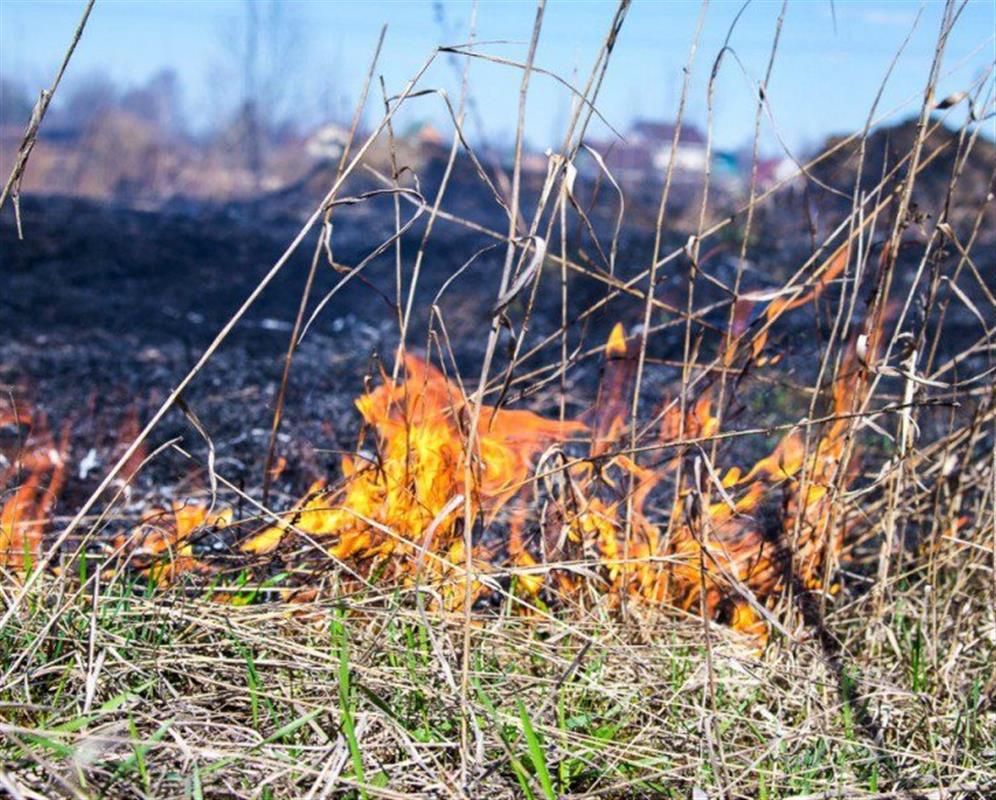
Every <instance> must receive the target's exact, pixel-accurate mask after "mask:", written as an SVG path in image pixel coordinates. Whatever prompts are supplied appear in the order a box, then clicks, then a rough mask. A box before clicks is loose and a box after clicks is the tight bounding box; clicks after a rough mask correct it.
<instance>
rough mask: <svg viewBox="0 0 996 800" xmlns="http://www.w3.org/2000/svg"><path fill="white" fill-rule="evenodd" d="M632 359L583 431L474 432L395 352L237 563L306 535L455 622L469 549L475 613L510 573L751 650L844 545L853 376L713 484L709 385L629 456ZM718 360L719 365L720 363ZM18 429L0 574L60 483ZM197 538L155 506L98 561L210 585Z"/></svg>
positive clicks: (488, 425) (46, 441)
mask: <svg viewBox="0 0 996 800" xmlns="http://www.w3.org/2000/svg"><path fill="white" fill-rule="evenodd" d="M636 355H637V354H636V348H635V345H634V344H633V343H632V342H629V341H627V339H626V336H625V334H624V331H623V329H622V328H621V326H617V327H616V328H615V329H614V330H613V332H612V334H611V336H610V337H609V340H608V343H607V345H606V348H605V361H604V364H603V369H602V377H601V381H600V386H599V390H598V395H597V400H596V403H595V406H594V407H593V409H592V410H591V411H590V412H589V413H587V414H585V415H584V421H581V420H566V421H559V420H553V419H548V418H546V417H543V416H541V415H539V414H536V413H533V412H531V411H525V410H510V409H505V408H495V407H492V406H486V405H485V406H482V408H481V413H480V415H479V422H478V424H477V428H476V430H474V431H471V430H470V424H471V420H472V418H473V406H472V404H471V401H470V400H469V399H468V398H467V397H466V395H465V394H464V393H463V391H462V389H461V388H460V386H459V385H457V384H456V383H455V382H454V381H451V380H449V379H448V378H447V377H446V376H445V375H444V374H443V373H442V372H441V371H440V370H438V369H437V368H436V367H434V366H432V365H431V364H429V363H427V362H425V361H422V360H420V359H418V358H416V357H414V356H408V357H406V359H405V362H404V367H405V371H404V377H403V379H402V380H400V381H397V382H394V381H392V380H390V379H389V378H388V377H387V376H386V375H385V376H383V378H382V382H381V385H380V386H379V387H378V388H376V389H373V390H371V391H368V392H366V393H364V394H363V395H361V396H360V397H359V398H358V399H357V401H356V407H357V409H358V411H359V413H360V415H361V416H362V418H363V422H364V430H363V435H362V437H361V447H360V448H358V450H357V452H356V453H355V454H354V455H351V456H347V457H344V458H343V461H342V476H343V479H342V481H341V482H339V483H338V484H336V485H334V486H328V485H326V484H325V483H324V482H322V483H318V484H316V485H315V486H313V487H312V490H311V491H310V492H308V494H307V495H305V497H304V498H302V500H301V501H300V502H298V503H297V504H296V505H295V506H294V507H293V508H292V509H290V510H289V511H287V512H283V513H281V514H280V515H279V518H280V521H279V522H278V523H276V524H273V525H270V526H268V527H266V528H264V529H263V530H261V531H258V532H257V533H255V534H254V535H253V536H251V537H250V538H248V539H246V540H244V541H242V542H241V545H240V546H239V550H240V551H241V554H242V556H241V558H242V563H243V564H245V562H246V561H247V560H249V558H250V556H254V555H255V556H262V555H265V554H268V553H271V552H273V551H275V550H276V549H277V548H278V547H279V546H280V545H281V543H282V542H283V541H284V540H285V539H288V538H292V537H294V536H296V535H298V534H306V535H307V536H309V537H310V538H311V539H312V540H313V541H316V542H318V543H319V544H320V545H321V546H322V547H323V548H324V549H325V550H326V552H327V553H328V555H329V556H331V557H332V558H333V559H335V560H337V561H339V562H347V563H348V565H349V570H348V572H349V573H350V574H352V575H358V576H360V577H363V578H367V579H374V578H376V579H380V580H392V581H394V582H396V583H400V584H402V585H409V586H411V585H413V584H414V583H416V582H424V584H426V585H430V584H431V585H432V587H433V589H434V591H435V596H436V597H438V598H439V599H440V600H441V602H442V604H443V605H444V606H445V607H447V608H454V609H455V608H459V607H460V606H461V605H462V604H463V603H464V601H465V594H464V591H463V587H464V585H465V583H464V581H465V578H464V573H463V571H462V570H463V568H464V566H465V564H466V562H467V560H468V553H467V552H466V550H465V547H466V542H467V541H468V540H469V541H470V542H471V544H472V552H471V553H469V559H470V561H471V562H472V564H473V565H474V570H475V572H477V573H478V578H479V579H478V580H475V582H474V584H473V589H472V594H473V598H474V599H476V598H479V597H482V596H484V595H487V594H489V593H493V592H495V591H496V589H497V588H498V587H499V586H500V585H502V582H501V580H500V579H501V577H502V576H503V575H508V574H511V575H512V576H513V580H512V581H511V583H510V584H509V583H506V584H505V585H506V586H508V587H509V588H508V590H509V591H511V592H512V593H514V594H515V595H517V596H518V597H519V598H520V599H522V600H525V601H526V605H527V606H531V605H536V604H539V603H541V602H542V603H546V604H548V605H549V604H550V603H553V604H557V603H587V602H589V600H590V599H591V598H594V597H605V598H607V599H608V601H609V602H610V604H612V605H618V604H620V603H621V602H622V601H623V600H624V599H631V600H633V601H637V602H639V603H642V604H647V605H650V606H654V605H667V606H675V607H678V608H680V609H684V610H686V611H692V612H697V611H701V612H702V613H704V614H705V615H707V616H708V617H710V618H712V619H716V620H719V621H723V622H726V623H728V624H730V625H731V626H733V627H734V628H736V629H738V630H741V631H745V632H748V633H751V634H755V635H757V636H759V637H763V636H764V635H765V632H766V630H767V625H766V620H765V618H766V617H769V616H770V614H769V611H770V610H771V609H773V608H774V606H775V605H776V604H777V602H778V601H779V599H780V598H781V596H782V595H783V593H784V592H785V590H787V589H789V588H792V589H793V591H796V592H798V591H805V590H811V589H816V588H818V587H820V586H821V585H822V584H823V582H824V579H825V575H827V574H829V572H828V570H827V565H828V564H832V559H833V558H834V557H835V555H836V553H837V552H839V550H840V547H841V537H842V535H843V530H844V526H843V525H842V524H841V523H840V522H839V521H836V520H834V519H833V518H832V515H831V509H830V500H831V499H832V496H833V491H834V487H835V486H843V485H846V479H847V477H848V465H847V464H846V463H844V462H845V458H844V454H845V440H846V435H847V432H848V428H847V425H846V424H845V421H844V419H843V418H842V417H840V416H839V415H840V414H843V412H847V411H849V410H851V408H850V407H849V406H848V405H847V401H848V400H850V401H851V402H853V398H854V396H855V389H856V386H857V385H858V377H857V375H858V369H857V366H856V362H855V360H854V359H851V360H850V361H849V362H848V363H847V364H846V365H845V367H844V369H842V375H843V377H842V378H841V379H840V380H839V381H838V383H837V384H836V386H835V409H836V411H837V412H838V416H839V418H838V419H837V421H835V422H833V423H832V424H829V425H827V426H826V429H825V430H823V431H822V432H820V431H818V430H816V429H812V430H811V431H810V434H809V441H808V442H807V438H806V436H805V435H804V431H801V430H794V431H792V432H790V433H788V434H787V435H786V436H784V437H783V438H782V439H781V440H780V441H779V442H778V443H777V444H776V445H775V446H774V447H773V448H772V450H771V452H770V453H769V454H768V455H767V456H765V457H764V458H761V459H760V460H758V461H757V462H756V463H754V464H753V465H751V466H750V467H749V468H746V469H741V468H740V467H739V466H731V467H730V468H728V469H726V470H725V472H722V471H721V470H719V469H718V468H717V467H715V466H714V465H712V464H711V463H710V462H709V461H707V460H706V459H707V456H706V454H705V450H704V449H700V448H697V447H694V448H692V449H689V448H690V445H689V442H691V443H702V442H703V441H705V440H708V439H709V437H712V436H714V435H715V434H717V433H718V432H719V427H720V420H719V418H718V417H717V416H715V414H714V412H713V397H712V393H711V389H710V388H708V387H707V388H705V389H700V390H699V392H698V395H697V396H692V397H688V398H686V399H685V402H678V401H677V400H674V399H670V398H665V401H666V402H664V403H663V405H662V411H661V414H660V415H659V416H660V425H659V427H658V429H657V431H656V433H655V434H654V433H651V434H650V435H649V437H648V435H646V434H647V430H643V431H642V432H641V434H640V437H639V441H638V445H640V446H639V447H638V448H637V450H636V451H632V450H630V449H629V445H630V443H631V442H632V441H636V440H635V439H633V437H634V436H635V435H636V434H635V432H634V431H633V429H632V428H631V426H630V424H629V422H628V420H629V419H630V416H631V414H630V412H631V403H632V399H631V398H632V392H633V388H634V383H635V376H636V368H637V357H636ZM721 361H722V363H723V365H724V367H728V366H729V364H730V363H732V359H731V358H730V357H729V356H728V354H726V353H724V355H723V356H722V357H721ZM31 431H32V432H31V435H30V436H29V437H28V440H27V442H26V446H25V447H24V448H23V449H22V451H23V452H22V455H21V457H20V461H19V466H20V469H21V471H22V473H23V474H24V475H26V476H27V477H26V479H25V480H24V481H23V482H22V483H21V485H20V487H19V488H18V489H17V490H16V491H15V492H14V493H13V495H12V496H11V497H10V499H8V500H7V501H6V503H5V504H4V506H3V515H2V517H0V545H2V547H0V556H2V564H4V565H6V566H9V567H13V569H14V570H15V571H17V570H23V569H24V568H25V567H26V566H27V565H28V561H29V560H30V558H31V557H32V556H33V555H35V554H37V552H38V550H39V547H40V544H41V538H42V533H43V532H44V529H45V526H46V524H47V522H48V519H49V517H50V515H51V507H52V503H53V501H54V498H55V496H57V495H58V493H59V490H60V489H61V487H62V484H63V482H64V471H65V453H66V441H65V435H64V436H63V438H62V440H61V441H60V443H59V444H56V442H55V440H54V438H53V437H52V436H51V434H50V433H48V431H47V429H46V427H45V426H44V424H43V423H40V424H37V425H34V426H31ZM648 438H649V439H651V440H652V442H653V444H652V446H647V440H648ZM12 469H13V468H12V467H11V468H8V470H7V471H6V472H5V473H4V475H3V478H4V480H5V481H8V480H9V479H10V478H11V476H12V474H13V473H12ZM468 521H470V524H471V531H470V533H469V535H468V534H467V532H466V530H465V529H466V525H467V522H468ZM209 529H211V530H216V531H220V530H225V529H228V531H227V532H229V533H231V532H233V531H235V530H236V529H237V526H236V524H235V522H234V521H233V513H232V511H231V510H230V509H224V508H223V509H220V510H214V509H213V508H211V509H209V508H207V507H206V506H204V505H198V504H189V503H187V504H185V503H176V504H174V505H173V506H172V507H171V508H169V509H162V508H159V509H152V510H150V511H149V512H148V513H146V514H145V515H144V517H143V519H142V521H141V523H140V524H139V526H137V528H135V529H134V530H132V531H131V532H130V533H129V534H127V535H120V536H117V537H116V538H114V539H113V540H112V541H111V543H110V547H109V548H108V549H113V551H115V552H116V553H118V554H124V556H125V557H126V560H127V563H128V564H129V565H130V566H131V567H132V568H134V569H137V570H138V571H139V572H141V574H143V575H145V576H146V577H147V578H148V579H149V580H150V581H152V582H154V583H156V584H158V585H163V584H168V583H171V582H173V581H175V580H176V579H177V578H178V577H179V576H181V575H183V574H184V573H190V572H193V573H211V572H213V571H215V567H213V566H212V565H211V563H210V562H209V561H206V560H202V559H201V558H199V557H198V556H197V554H196V553H195V546H194V545H195V541H196V539H197V538H198V537H199V536H200V535H201V534H203V533H204V532H205V531H207V530H209ZM486 576H490V579H487V578H486Z"/></svg>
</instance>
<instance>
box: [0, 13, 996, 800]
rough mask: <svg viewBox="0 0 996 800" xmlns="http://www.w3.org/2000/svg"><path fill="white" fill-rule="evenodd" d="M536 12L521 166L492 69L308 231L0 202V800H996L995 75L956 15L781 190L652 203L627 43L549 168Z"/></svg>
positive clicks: (285, 199) (248, 211) (308, 200)
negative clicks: (952, 73)
mask: <svg viewBox="0 0 996 800" xmlns="http://www.w3.org/2000/svg"><path fill="white" fill-rule="evenodd" d="M543 7H544V6H543V3H540V5H539V10H538V12H537V14H536V21H535V27H534V30H533V39H532V42H531V44H530V46H529V47H528V49H527V50H526V51H525V52H526V56H525V60H524V61H522V62H521V63H519V62H515V63H507V64H503V66H506V67H508V69H509V75H510V76H513V77H512V79H513V80H516V81H519V82H521V83H519V84H518V85H519V87H520V103H519V109H518V110H519V117H518V125H517V129H516V135H515V142H514V145H513V147H512V149H511V154H510V155H509V157H508V158H507V159H506V162H504V163H503V162H502V160H501V159H500V158H499V157H497V156H494V154H493V153H492V152H490V151H485V149H484V148H483V147H482V148H480V149H479V148H478V146H477V144H476V143H475V141H474V139H473V137H471V136H469V135H465V132H464V123H465V117H466V114H467V113H468V112H467V101H468V97H469V96H471V89H470V88H468V83H469V79H468V78H467V76H468V75H470V74H471V73H470V65H471V64H472V63H474V62H476V61H486V60H488V59H489V58H491V59H492V60H493V58H494V57H492V56H489V55H488V54H487V49H486V48H481V49H478V48H475V47H473V46H471V45H467V46H459V47H457V46H454V47H452V48H443V49H441V50H438V51H435V52H434V53H431V54H427V57H428V61H427V63H426V67H428V65H429V64H430V63H431V62H432V60H433V59H437V58H439V59H442V58H452V59H454V63H459V65H460V67H461V69H463V70H464V72H463V75H464V83H463V87H464V93H463V94H462V95H461V96H460V97H452V98H447V100H446V103H448V104H449V105H448V106H447V108H448V109H449V113H451V117H450V121H451V123H452V127H451V130H449V131H448V132H447V133H446V137H447V138H446V139H445V141H444V142H443V143H442V144H441V145H438V144H436V145H434V147H436V149H435V150H432V151H431V154H430V156H425V155H424V153H423V154H422V155H419V152H420V151H416V150H415V149H414V148H412V147H410V146H409V144H408V143H406V142H405V141H403V140H402V137H400V136H398V138H397V139H396V138H395V137H396V132H395V129H394V120H395V116H396V115H397V114H398V112H399V109H402V108H403V107H404V106H405V104H406V103H411V102H412V101H413V100H415V99H418V98H420V97H421V96H422V95H421V92H422V91H423V90H428V88H429V87H427V86H423V84H422V83H420V82H419V81H420V79H421V77H422V73H421V72H420V73H419V74H417V75H415V76H413V77H412V80H411V82H410V83H408V84H407V85H405V86H404V87H396V88H398V91H397V93H396V94H394V95H392V96H388V95H387V94H386V90H385V97H384V101H383V103H382V104H381V106H380V107H379V108H380V110H381V116H380V117H379V118H378V120H377V121H376V123H375V124H373V125H372V126H369V130H363V126H362V125H361V124H360V120H361V113H360V111H361V110H362V109H363V107H364V105H365V103H366V101H367V94H368V93H374V92H376V91H379V89H378V88H377V87H376V86H375V85H374V83H375V81H373V80H372V77H368V82H367V85H366V86H365V87H364V89H363V93H362V95H361V97H360V99H359V103H358V110H357V112H356V115H355V117H354V118H353V124H352V126H351V128H350V129H349V138H348V141H347V142H346V144H345V146H344V148H343V150H342V152H341V155H340V156H339V157H338V158H337V159H336V160H335V162H334V163H332V164H330V165H327V169H324V170H321V169H316V170H314V171H313V172H310V173H308V175H307V177H306V178H305V179H302V180H300V181H298V182H296V183H294V184H293V185H292V186H290V187H285V188H284V189H282V190H281V191H279V192H272V193H270V194H267V193H264V192H260V193H259V194H258V196H255V195H254V196H252V197H249V198H242V199H240V200H230V199H227V198H226V199H225V201H224V202H217V203H214V204H211V203H201V202H198V204H197V205H196V206H193V205H184V204H183V203H179V202H176V203H173V204H172V205H167V204H163V205H162V206H160V207H157V208H154V209H145V208H135V207H127V206H124V205H115V204H114V203H110V202H105V201H104V200H100V199H93V198H81V197H66V196H56V195H54V194H51V195H47V194H45V193H44V192H40V191H37V190H32V191H31V192H28V191H25V192H24V193H23V195H18V193H17V188H18V184H17V182H16V181H15V182H14V183H12V184H11V187H12V188H13V190H14V191H13V192H12V194H11V195H10V196H9V197H8V196H7V193H6V192H5V200H6V201H7V202H6V204H0V211H2V212H3V215H2V218H0V241H2V243H3V249H4V266H3V268H2V269H3V282H4V284H5V285H6V286H7V289H6V290H4V295H5V296H3V297H2V298H0V315H2V317H3V319H4V320H5V321H4V329H5V330H7V331H8V332H9V335H8V336H5V337H2V341H0V385H2V386H3V388H4V392H3V397H2V398H0V435H2V438H0V492H2V493H0V598H2V600H3V603H2V617H0V760H2V766H0V787H2V789H3V791H5V792H6V794H7V795H9V796H11V797H14V798H49V797H71V798H97V797H122V798H131V797H134V798H172V797H188V798H214V797H252V798H284V797H301V798H327V797H355V798H380V797H382V798H401V797H426V798H436V797H440V798H442V797H454V798H456V797H468V798H474V797H493V798H505V797H510V798H511V797H528V798H546V799H547V800H549V799H550V798H561V797H562V798H568V797H573V798H582V797H585V798H587V797H591V798H595V797H606V798H623V797H648V798H651V797H665V798H675V800H677V799H678V798H694V800H707V799H710V798H731V799H732V798H766V799H769V800H775V798H778V799H779V800H817V798H819V799H820V800H824V799H825V800H831V798H840V799H841V800H843V798H855V800H857V799H858V798H862V799H863V800H872V798H882V799H883V800H884V799H885V798H910V800H912V799H913V798H923V800H935V799H936V800H941V798H945V799H947V798H951V799H952V800H953V799H954V798H959V799H964V800H968V799H969V798H977V799H979V800H981V799H983V798H991V797H996V668H994V665H996V390H994V386H996V383H994V380H993V376H994V370H996V347H994V340H993V337H994V335H996V297H994V293H996V255H994V254H996V206H994V204H993V198H994V190H996V183H994V180H996V145H994V144H993V142H992V141H991V130H992V124H991V123H992V119H993V103H994V97H993V85H994V84H993V73H992V69H991V68H990V69H989V71H987V72H984V73H983V74H980V75H977V76H976V77H975V79H974V82H973V83H972V84H971V85H970V86H968V87H966V90H965V92H964V93H962V94H961V95H960V96H952V97H947V98H942V97H938V96H937V92H936V86H937V84H938V82H939V80H940V79H941V77H942V75H943V74H944V61H943V57H944V51H945V43H946V41H947V36H948V34H949V33H950V29H951V27H952V26H953V25H954V24H955V22H956V18H957V12H956V7H955V5H954V4H949V5H948V6H947V7H946V9H945V12H944V14H943V15H942V19H941V27H940V30H939V32H938V36H937V45H936V50H935V51H934V53H933V66H932V68H931V70H930V72H929V74H926V75H924V76H923V79H924V80H923V92H922V94H921V95H919V96H917V97H916V98H913V99H912V100H911V101H910V102H909V103H907V104H906V105H905V106H903V107H901V108H898V109H892V110H886V109H879V108H877V107H874V108H872V109H869V115H868V124H867V125H866V126H865V128H864V130H858V131H856V132H855V133H853V134H851V135H844V136H838V137H832V138H830V139H828V140H826V142H825V143H824V144H823V146H821V147H820V148H819V149H818V150H817V151H816V152H814V153H812V154H810V155H808V156H807V157H805V158H804V159H800V161H799V163H796V164H794V165H793V168H792V169H791V170H790V171H789V173H788V174H786V175H784V176H781V177H774V178H770V179H768V180H767V181H766V182H765V181H764V180H762V177H761V176H760V170H759V168H758V165H759V163H760V156H759V151H758V146H757V144H756V143H755V148H754V151H753V153H752V155H751V159H752V163H753V169H751V170H750V171H749V175H750V178H749V180H748V181H747V183H746V187H745V191H743V192H739V193H738V192H736V191H733V190H732V189H730V188H728V187H724V185H722V182H721V181H720V178H719V177H717V176H714V175H713V174H712V172H711V170H710V168H709V167H706V169H705V170H704V171H702V172H696V173H695V174H694V175H693V176H691V177H690V176H689V174H688V173H687V171H683V170H682V168H681V167H680V165H679V164H678V162H677V159H676V158H671V160H670V162H669V163H668V164H667V165H666V167H665V169H664V170H663V171H662V174H660V175H658V176H657V180H656V182H653V181H649V180H647V181H641V182H639V183H638V185H633V184H632V183H630V184H627V183H626V182H625V181H624V180H623V178H622V177H617V176H616V175H615V174H613V169H612V165H613V163H614V162H612V160H611V159H610V158H609V156H608V154H606V153H599V152H598V150H597V149H596V148H595V147H592V146H589V145H588V144H587V143H588V142H589V141H590V140H591V136H590V135H588V138H586V135H587V132H588V131H589V128H590V127H594V126H595V125H596V123H598V121H599V116H600V115H599V111H598V108H599V97H598V93H599V87H600V86H601V84H602V78H603V77H604V71H605V70H607V69H610V68H611V67H610V63H611V60H612V57H613V52H614V48H615V44H616V37H617V35H618V33H619V30H620V28H621V27H622V26H623V25H624V22H625V19H626V14H627V10H628V4H627V3H625V2H623V3H621V4H620V5H619V8H618V10H617V11H616V14H615V17H614V18H612V19H611V25H609V26H608V30H607V34H606V38H605V44H604V45H603V47H602V49H601V51H600V53H599V54H598V56H597V58H596V59H595V64H594V67H593V69H592V72H591V74H590V75H582V76H580V77H578V76H575V78H574V79H573V80H572V81H567V80H566V79H565V78H559V77H558V78H557V80H562V81H564V85H565V86H566V87H567V88H566V89H565V91H569V92H570V93H571V96H572V97H573V98H574V99H575V100H576V102H574V104H573V106H572V114H571V116H570V119H569V120H568V121H567V124H566V126H565V131H564V136H563V142H562V146H561V147H560V149H559V150H558V151H556V152H550V153H548V154H547V156H545V157H541V159H542V165H541V168H533V167H530V164H531V163H533V164H534V163H535V161H536V158H532V160H530V159H531V157H539V156H538V154H536V153H532V152H530V151H529V150H528V148H527V146H526V142H525V140H524V139H525V137H524V133H523V130H524V122H523V117H524V114H525V108H526V100H527V97H528V93H529V88H530V82H531V81H534V80H537V79H540V78H543V77H549V76H547V75H545V74H544V73H543V72H542V71H541V70H540V68H539V66H538V65H536V64H534V61H533V59H534V55H535V48H536V42H537V40H538V38H539V37H540V35H541V32H542V22H543ZM521 8H524V7H521ZM521 8H520V11H521ZM780 26H781V18H779V21H778V28H777V29H776V31H775V34H776V36H775V46H773V47H772V49H771V53H770V62H769V71H770V69H771V68H772V65H774V64H775V63H776V61H777V58H776V48H777V42H778V38H777V34H778V31H780ZM84 37H85V33H84ZM696 45H697V42H690V43H689V49H688V68H687V70H686V73H685V75H686V78H685V82H684V84H683V86H682V92H681V95H680V98H679V100H678V113H677V118H676V121H675V124H674V126H673V128H672V130H673V135H674V141H673V143H672V145H671V151H670V152H673V153H676V152H678V145H679V142H680V140H681V136H682V125H683V120H684V117H683V115H684V113H685V109H686V102H687V100H688V92H689V82H688V78H687V75H688V74H690V73H691V71H692V68H693V66H694V67H695V68H696V69H708V66H709V65H708V64H699V63H697V62H696V58H699V59H701V58H713V57H716V58H717V60H716V61H715V62H714V63H713V64H712V67H713V70H714V73H713V74H715V70H718V69H719V65H720V58H721V57H719V56H715V54H710V55H708V56H703V55H702V54H701V53H699V54H698V55H697V51H696ZM379 52H380V45H379V44H378V45H377V49H376V52H375V53H374V55H373V56H372V63H371V65H370V71H369V76H373V75H374V74H375V72H376V65H377V59H378V57H379ZM887 79H888V76H885V77H884V78H883V81H884V80H887ZM765 80H766V79H764V80H761V81H760V86H759V91H758V98H757V106H756V119H757V122H756V126H757V130H760V127H761V125H762V121H763V120H764V119H765V118H766V115H768V114H770V113H771V111H770V108H769V107H768V105H767V103H766V99H765V92H764V81H765ZM710 97H711V95H710ZM378 100H379V98H378ZM440 102H442V101H440ZM43 111H44V109H43ZM712 112H713V109H712V106H711V105H710V106H709V107H708V118H709V120H710V122H711V120H712ZM41 124H42V126H44V121H42V123H41ZM35 133H37V129H36V131H35ZM32 135H33V134H32V133H31V131H29V140H30V137H31V136H32ZM712 135H713V132H712V129H711V127H707V130H706V131H705V141H704V143H703V147H704V148H705V149H706V153H707V154H708V153H709V151H710V148H711V142H712ZM756 141H757V139H756V140H755V142H756ZM29 145H30V141H29ZM39 147H42V152H43V155H44V148H43V145H39ZM30 149H31V148H30V146H29V147H28V148H27V151H28V152H29V153H30ZM22 152H24V150H22ZM416 162H417V163H416ZM707 163H711V162H707ZM413 164H414V165H415V166H412V165H413ZM416 167H417V169H416ZM420 174H421V177H420ZM15 204H16V207H17V215H16V217H15V214H14V213H12V209H13V207H14V205H15ZM22 236H23V238H22Z"/></svg>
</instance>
